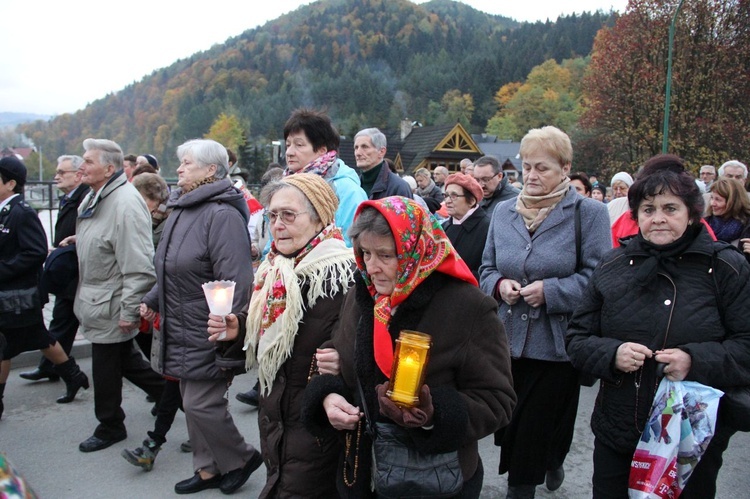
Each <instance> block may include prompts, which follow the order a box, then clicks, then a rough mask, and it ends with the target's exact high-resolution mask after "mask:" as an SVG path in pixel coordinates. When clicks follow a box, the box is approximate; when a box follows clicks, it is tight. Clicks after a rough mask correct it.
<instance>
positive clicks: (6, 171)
mask: <svg viewBox="0 0 750 499" xmlns="http://www.w3.org/2000/svg"><path fill="white" fill-rule="evenodd" d="M0 172H3V175H5V176H6V177H7V178H10V179H11V180H15V181H16V183H17V184H19V185H24V184H25V183H26V166H24V164H23V163H22V162H21V160H20V159H18V158H16V157H15V156H6V157H4V158H0Z"/></svg>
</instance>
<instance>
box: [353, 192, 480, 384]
mask: <svg viewBox="0 0 750 499" xmlns="http://www.w3.org/2000/svg"><path fill="white" fill-rule="evenodd" d="M367 206H369V207H372V208H375V209H376V210H378V212H380V214H381V215H383V216H384V217H385V219H386V220H387V221H388V225H389V226H390V227H391V232H392V233H393V239H394V241H395V243H396V255H397V258H398V274H397V278H396V285H395V287H394V288H393V291H392V292H391V294H390V295H385V296H384V295H379V294H378V292H377V291H376V290H375V286H374V285H373V284H372V281H371V280H370V276H369V275H368V273H367V267H366V266H365V262H364V260H363V259H362V256H361V255H359V254H356V255H355V257H356V259H357V266H358V267H359V270H360V272H361V273H362V277H363V278H364V281H365V284H367V289H368V290H369V291H370V295H371V296H372V297H373V298H374V299H375V324H374V328H373V346H374V348H375V362H376V363H377V365H378V367H379V368H380V370H381V371H382V372H383V374H385V375H386V376H390V374H391V364H392V363H393V340H392V339H391V335H390V333H389V332H388V326H389V325H390V322H391V314H392V312H393V310H394V309H395V308H396V307H398V306H399V305H400V304H401V303H403V301H404V300H406V299H407V298H408V297H409V295H410V294H411V293H412V292H413V291H414V289H416V287H417V286H419V285H420V284H421V283H422V281H424V280H425V279H426V278H427V277H428V276H429V275H430V274H432V273H433V272H435V271H437V272H442V273H444V274H447V275H450V276H453V277H456V278H457V279H461V280H463V281H466V282H469V283H471V284H473V285H475V286H476V285H477V281H476V279H474V276H473V275H472V274H471V271H470V270H469V268H468V267H467V266H466V263H465V262H464V261H463V260H462V259H461V257H460V256H459V255H458V253H457V252H456V250H455V249H454V248H453V245H452V244H451V242H450V240H449V239H448V236H446V235H445V232H444V231H443V229H442V227H441V226H440V223H439V222H438V221H437V219H436V218H435V217H433V216H431V215H430V213H429V212H427V211H426V210H424V209H423V208H422V207H421V206H419V204H417V203H416V202H415V201H413V200H411V199H408V198H405V197H401V196H392V197H387V198H384V199H379V200H377V201H364V202H362V203H360V205H359V207H358V208H357V214H356V215H355V219H356V217H358V216H359V214H360V213H361V212H362V209H363V208H364V207H367ZM355 253H356V252H355ZM425 332H426V333H429V331H425Z"/></svg>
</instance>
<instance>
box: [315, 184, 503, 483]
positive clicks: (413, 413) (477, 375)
mask: <svg viewBox="0 0 750 499" xmlns="http://www.w3.org/2000/svg"><path fill="white" fill-rule="evenodd" d="M349 234H350V236H351V239H352V242H353V244H354V250H355V251H354V252H355V256H356V259H357V267H358V268H359V273H358V274H357V275H356V276H355V282H356V287H355V290H354V291H352V292H350V293H349V294H348V295H347V297H346V300H345V302H344V306H343V308H342V310H341V317H340V320H339V323H338V324H337V325H336V327H335V328H334V331H333V334H332V338H331V342H332V344H333V346H334V347H335V348H336V350H337V351H338V352H339V354H340V356H341V375H339V376H334V375H323V376H318V377H315V378H313V380H312V381H311V382H310V384H309V385H308V388H307V390H306V391H305V402H304V407H303V410H304V411H305V412H304V413H303V419H304V420H305V424H306V426H307V427H308V428H309V429H310V430H311V431H313V432H314V433H315V434H316V435H321V436H322V435H327V434H328V433H329V432H330V431H331V430H332V429H335V430H338V431H339V432H340V433H341V434H342V437H343V439H344V441H345V448H344V452H343V453H342V459H341V461H340V464H339V466H340V470H339V473H337V480H338V482H339V483H338V487H339V494H340V495H341V496H343V497H346V496H350V497H369V496H371V495H372V494H373V491H371V490H370V468H371V452H370V449H371V440H370V437H369V436H368V435H367V434H365V432H364V431H363V427H364V425H365V422H364V421H363V420H362V418H363V414H362V408H363V406H362V401H361V400H360V398H359V396H358V395H357V393H358V389H357V379H359V381H360V382H361V385H362V389H363V393H364V397H365V401H366V405H367V407H368V413H369V415H370V417H372V418H375V420H376V421H378V422H386V423H392V424H396V425H400V426H402V427H405V428H407V429H408V431H409V434H410V436H411V437H412V439H413V441H414V443H415V445H416V446H417V448H418V449H419V450H420V451H422V452H424V453H444V452H449V451H455V450H457V451H458V456H459V461H460V464H461V471H462V475H463V478H464V486H463V490H462V493H461V495H460V497H479V494H480V491H481V489H482V481H483V477H484V472H483V467H482V462H481V460H480V459H479V453H478V451H477V441H478V440H479V439H481V438H482V437H484V436H486V435H489V434H490V433H492V432H493V431H494V430H495V429H497V428H500V427H502V426H504V425H506V424H507V423H508V421H509V419H510V415H511V412H512V410H513V406H514V405H515V400H516V399H515V394H514V392H513V389H512V380H511V375H510V359H509V354H508V347H507V342H506V339H505V335H504V333H503V327H502V324H501V323H500V320H499V319H498V317H497V313H496V312H497V305H496V303H495V301H494V300H493V299H491V298H489V297H488V296H486V295H485V294H484V293H482V292H481V291H480V290H479V289H478V287H477V283H476V280H475V279H474V277H473V276H472V274H471V272H470V271H469V269H468V268H467V266H466V264H465V263H464V261H463V260H461V258H460V256H458V254H457V253H456V250H455V249H454V248H453V246H452V245H451V243H450V241H449V240H448V238H447V236H446V235H445V232H443V229H442V228H441V227H440V225H439V224H438V222H437V221H436V220H435V219H434V218H433V217H430V215H429V213H428V212H427V211H426V210H425V209H424V208H422V207H421V206H419V205H418V204H417V203H416V202H414V201H413V200H411V199H407V198H404V197H398V196H394V197H388V198H384V199H380V200H377V201H366V202H364V203H362V204H361V205H360V207H359V208H358V210H357V215H356V216H355V220H354V223H353V224H352V227H351V229H350V231H349ZM402 329H409V330H415V331H420V332H424V333H428V334H430V335H431V336H432V347H431V349H430V361H429V364H428V366H427V375H426V378H425V385H424V386H423V388H422V390H421V392H420V400H419V405H418V406H417V407H415V408H412V409H409V410H407V409H401V408H399V407H397V406H396V405H394V404H393V402H391V401H390V399H388V397H387V396H386V395H385V393H386V390H387V387H388V384H387V382H388V377H389V375H390V371H391V363H392V359H393V352H394V344H395V343H394V342H395V340H396V338H398V336H399V333H400V331H401V330H402ZM372 422H373V423H374V422H375V421H372Z"/></svg>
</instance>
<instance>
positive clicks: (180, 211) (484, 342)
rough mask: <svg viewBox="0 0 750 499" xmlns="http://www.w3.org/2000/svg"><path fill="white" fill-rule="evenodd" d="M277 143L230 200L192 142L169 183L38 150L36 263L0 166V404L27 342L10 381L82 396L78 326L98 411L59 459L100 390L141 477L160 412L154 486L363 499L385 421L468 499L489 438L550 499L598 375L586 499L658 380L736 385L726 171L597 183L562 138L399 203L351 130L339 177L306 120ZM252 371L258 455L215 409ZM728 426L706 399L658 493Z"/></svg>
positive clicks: (24, 216) (478, 163) (749, 287)
mask: <svg viewBox="0 0 750 499" xmlns="http://www.w3.org/2000/svg"><path fill="white" fill-rule="evenodd" d="M284 139H285V143H286V167H279V168H273V169H271V170H269V173H268V174H267V175H266V176H264V185H263V188H262V190H261V192H260V195H259V198H257V199H256V197H255V196H254V195H253V194H251V193H250V191H249V190H248V189H247V187H246V184H245V183H244V181H242V182H235V178H234V177H232V174H233V172H236V169H235V168H236V167H234V166H233V165H234V163H235V162H236V158H235V157H234V155H233V154H232V153H231V151H229V150H227V149H226V148H225V147H224V146H223V145H222V144H219V143H218V142H215V141H213V140H210V139H195V140H190V141H187V142H185V143H184V144H182V145H180V146H179V147H178V148H177V151H176V153H177V158H178V160H179V167H178V168H177V175H178V181H177V185H176V187H175V188H173V189H172V190H171V191H170V190H169V188H168V187H167V184H166V182H165V181H164V179H163V178H162V177H161V176H160V174H159V164H158V162H157V160H156V157H155V156H153V155H150V154H142V155H139V156H135V155H133V156H125V155H124V154H123V151H122V149H121V148H120V146H119V145H118V144H116V143H115V142H112V141H111V140H106V139H87V140H85V141H84V142H83V148H82V149H83V154H82V156H76V155H65V156H61V157H60V158H59V159H58V167H57V172H56V176H55V180H56V183H57V186H58V188H59V189H60V191H61V192H62V193H63V195H64V196H63V197H62V198H61V201H60V210H59V212H58V221H57V224H56V226H55V231H54V239H53V241H52V248H53V249H52V250H51V251H48V244H47V240H46V236H45V233H44V230H43V229H42V226H41V223H40V222H39V219H38V217H37V216H36V213H35V212H34V210H33V209H32V208H31V207H30V206H28V205H27V204H26V203H25V202H24V201H23V188H24V184H25V183H26V167H25V165H24V164H23V163H22V162H21V161H19V160H18V159H16V158H13V157H11V158H2V159H0V340H2V341H0V346H1V347H2V354H3V355H2V364H0V417H2V413H3V407H4V406H3V392H4V387H5V384H6V382H7V381H8V375H9V370H10V361H11V359H12V358H13V357H15V356H17V355H18V354H20V353H21V352H25V351H32V350H40V351H41V352H42V354H43V357H42V359H41V360H40V362H39V364H38V366H37V367H36V368H35V369H33V370H31V371H28V372H24V373H21V377H22V378H23V379H26V380H29V381H41V380H50V381H55V380H57V379H59V378H62V379H63V380H64V381H65V384H66V392H65V394H64V395H63V396H62V397H60V398H59V399H58V400H57V401H58V402H59V403H70V402H72V401H73V400H74V399H75V397H76V395H77V393H78V391H79V390H81V389H88V388H89V383H90V382H89V378H88V376H87V375H86V374H85V373H83V372H82V371H81V370H80V368H79V367H78V365H77V363H76V361H75V359H73V358H72V357H69V354H70V350H71V346H72V343H73V338H74V337H75V334H76V332H77V331H79V330H80V332H81V333H82V334H83V336H84V337H85V338H86V339H87V340H88V341H90V342H91V344H92V363H91V365H92V373H91V377H92V384H93V388H94V390H93V391H94V404H93V405H94V416H95V417H96V419H97V420H98V425H97V426H96V427H95V429H94V431H93V433H92V435H91V436H89V437H88V438H86V439H85V440H83V441H82V442H81V443H80V445H79V449H80V451H81V452H96V451H99V450H102V449H105V448H107V447H110V446H112V445H114V444H117V443H118V442H121V441H123V440H124V439H125V438H126V436H127V430H126V427H125V413H124V411H123V409H122V386H123V379H127V380H128V381H130V382H132V383H133V384H135V385H136V386H137V387H139V388H140V389H142V390H143V391H144V392H145V393H146V394H147V395H148V396H149V400H151V401H152V402H153V403H154V404H155V405H154V406H153V408H152V413H153V414H154V416H156V420H155V424H154V428H153V430H151V431H148V432H147V438H146V439H145V440H144V441H143V445H142V446H141V447H139V448H136V449H133V450H130V449H124V450H123V451H122V455H123V457H124V458H125V459H126V460H127V461H128V462H129V463H131V464H133V465H135V466H139V467H141V468H142V469H144V470H145V471H150V470H152V469H153V468H154V465H155V461H156V457H157V454H158V453H159V451H160V449H161V446H163V445H164V443H165V442H166V440H167V433H168V432H169V430H170V428H171V426H172V425H173V424H174V421H175V416H176V414H177V412H178V411H179V410H183V411H184V414H185V421H186V423H187V432H188V436H189V441H187V442H183V443H182V447H183V449H184V450H186V451H189V452H192V456H193V459H192V469H191V473H186V475H189V476H188V478H186V479H184V480H181V481H178V482H177V483H176V484H175V486H174V491H175V492H176V493H177V494H192V493H196V492H200V491H202V490H205V489H212V488H218V489H220V490H221V492H223V493H225V494H232V493H234V492H235V491H237V490H239V489H240V488H241V487H242V486H243V485H244V484H245V483H246V482H247V480H248V479H249V478H250V476H251V475H252V474H253V473H254V472H255V471H256V470H257V469H258V468H260V467H261V466H264V468H265V476H264V485H263V487H262V491H261V493H260V497H264V498H265V497H268V498H271V497H279V498H280V497H311V498H313V497H319V498H330V497H384V494H383V489H379V487H381V486H383V485H382V484H383V480H386V481H387V480H391V479H392V477H386V478H384V477H383V476H382V473H381V468H382V466H380V463H379V459H380V458H381V456H382V454H381V452H382V451H381V450H380V447H379V445H378V444H379V439H381V438H384V435H386V434H387V433H388V432H396V433H397V434H399V435H401V437H400V438H402V439H403V441H402V443H401V444H400V445H403V446H406V447H408V449H409V452H410V456H412V455H420V456H422V455H423V456H428V457H429V456H438V455H452V454H455V456H456V457H455V459H454V461H455V462H454V464H455V468H454V472H453V477H454V478H455V479H456V481H455V484H454V485H455V487H454V488H453V489H451V493H450V494H451V497H460V498H478V497H480V496H481V494H482V485H483V481H484V477H485V475H486V474H487V473H494V472H495V470H490V469H487V468H486V467H485V465H486V463H483V462H482V459H481V457H480V455H479V452H478V442H479V440H481V439H482V438H484V437H486V436H489V435H492V434H494V439H495V444H496V445H497V446H499V447H500V450H499V468H498V470H497V472H498V473H500V474H501V475H503V474H507V483H508V489H507V498H509V499H528V498H533V497H535V494H536V489H537V487H538V486H540V485H542V484H544V486H545V487H546V488H547V489H548V490H550V491H555V490H557V489H559V488H560V487H561V486H562V485H563V483H564V481H565V460H566V457H567V455H568V453H569V451H570V447H571V442H572V440H573V430H574V424H575V419H576V414H577V412H578V405H579V393H580V386H581V383H586V382H590V383H594V382H596V381H599V393H598V396H597V403H596V405H595V407H594V410H593V415H592V420H591V429H592V431H593V436H592V437H591V438H592V440H593V442H594V452H593V456H592V459H593V464H594V473H593V477H592V478H591V483H592V490H593V492H592V494H593V497H594V498H601V499H604V498H607V499H608V498H626V497H628V487H629V482H628V477H629V472H630V464H631V459H632V456H633V453H634V451H635V448H636V445H637V443H638V441H639V439H640V435H641V432H642V431H643V429H644V426H645V424H646V421H647V420H648V416H649V410H650V407H651V403H652V402H653V399H654V396H655V391H656V387H657V385H658V383H659V380H660V379H661V378H662V377H665V378H666V379H668V380H671V381H681V380H691V381H698V382H701V383H704V384H706V385H709V386H712V387H715V388H719V389H722V388H726V387H735V386H747V385H750V326H748V324H747V321H746V320H745V315H746V313H745V312H746V311H747V310H748V307H750V283H749V281H750V264H749V263H748V261H750V197H748V193H747V191H746V190H745V186H744V184H743V182H744V181H745V180H746V179H747V168H746V167H745V165H744V164H742V163H740V162H739V161H730V162H727V163H725V164H724V165H723V166H722V167H720V168H719V171H718V175H716V173H715V168H714V167H712V166H710V165H704V166H703V167H702V168H700V179H696V178H694V177H693V176H692V175H691V174H690V173H689V170H688V168H687V166H686V165H685V163H684V161H683V160H682V159H681V158H679V157H677V156H674V155H658V156H655V157H653V158H651V159H649V160H648V161H646V162H645V163H644V164H643V165H642V167H641V168H640V169H639V171H638V172H635V173H634V174H631V173H628V172H624V171H622V172H618V173H616V174H615V175H614V176H613V177H612V179H611V183H610V187H609V189H608V188H606V187H605V186H604V184H602V183H599V182H598V181H597V180H596V179H595V177H592V176H589V175H586V174H585V173H583V172H575V171H574V168H573V165H574V161H573V148H572V144H571V141H570V139H569V137H568V136H567V134H565V133H564V132H563V131H561V130H559V129H558V128H555V127H552V126H545V127H543V128H540V129H533V130H530V131H529V132H528V133H527V134H526V135H525V136H524V138H523V140H522V141H521V144H520V158H521V163H522V172H521V173H522V177H523V182H522V183H520V184H515V183H514V182H512V181H511V179H510V178H509V177H508V176H506V175H505V174H504V171H503V170H502V168H501V164H500V162H499V161H498V159H497V158H495V157H493V156H483V157H480V158H477V159H476V160H474V161H472V160H469V159H467V160H464V161H462V162H461V165H460V168H461V171H456V172H453V173H451V172H450V171H449V170H448V169H447V168H446V167H445V166H437V167H436V168H434V169H432V171H431V169H427V168H424V169H420V170H418V171H416V172H415V173H414V179H411V180H413V181H414V187H413V188H412V187H411V186H410V185H409V183H408V181H407V180H405V179H403V178H401V177H400V176H399V175H398V174H397V173H395V172H394V171H392V170H391V168H390V167H389V164H388V161H387V160H386V158H385V156H386V153H387V142H386V137H385V135H384V134H383V133H382V132H380V131H379V130H378V129H376V128H367V129H364V130H362V131H360V132H359V133H358V134H357V135H356V136H355V138H354V153H355V159H356V167H357V168H358V170H359V173H358V172H357V170H355V169H354V168H352V167H351V166H349V165H346V164H345V163H344V161H342V159H341V157H340V155H339V148H340V139H339V134H338V132H337V131H336V129H335V127H334V126H333V124H332V122H331V120H330V118H329V117H328V116H327V115H326V114H325V113H322V112H319V111H314V110H309V109H298V110H295V111H294V112H293V113H292V114H291V115H290V117H289V120H288V121H287V123H286V125H285V127H284ZM141 158H142V159H141ZM139 160H140V163H139ZM352 166H354V165H352ZM709 166H710V168H709ZM608 197H611V200H610V201H609V202H608V203H607V202H606V201H607V198H608ZM261 212H262V213H263V219H262V220H260V219H259V217H260V215H258V216H255V215H256V214H258V213H261ZM743 255H744V257H743ZM254 262H255V265H254ZM212 281H232V282H233V283H234V294H233V298H232V300H231V302H230V303H229V304H228V305H229V309H230V310H231V312H230V313H228V314H222V315H216V314H213V313H211V310H210V309H209V304H208V303H207V300H206V297H205V295H204V291H203V289H202V285H203V284H205V283H208V282H212ZM50 293H51V294H54V295H55V306H54V309H53V312H52V321H51V322H50V324H49V327H47V326H46V325H45V322H44V319H43V316H42V307H43V305H44V303H45V300H46V299H47V295H48V294H50ZM403 331H416V332H421V333H428V334H429V335H430V336H431V340H430V341H431V342H430V343H429V362H428V363H427V364H426V368H425V372H424V373H423V374H422V375H421V376H417V377H416V378H415V379H414V382H415V383H416V384H415V385H414V389H415V393H414V401H413V403H409V404H408V403H403V402H399V401H396V402H394V399H393V396H392V393H393V391H394V390H395V388H394V383H395V381H394V373H397V372H400V369H402V367H401V365H400V364H399V362H400V361H401V360H403V359H399V353H400V342H401V339H400V335H401V334H402V332H403ZM394 366H396V367H394ZM251 369H257V373H258V379H257V382H256V383H255V386H254V387H253V388H252V389H251V390H249V391H245V392H242V393H240V394H238V399H239V400H240V401H242V402H245V403H249V404H251V405H254V406H258V411H259V412H258V425H259V435H260V441H259V442H257V448H256V446H254V445H253V443H251V442H248V441H246V440H245V439H244V437H243V428H241V427H238V426H237V425H236V424H235V421H234V420H233V418H232V415H231V413H230V411H229V401H228V400H227V398H226V393H227V391H228V388H229V386H230V385H231V384H232V383H233V382H234V381H235V378H236V376H237V375H240V374H243V373H245V372H247V371H248V370H251ZM404 369H405V368H404ZM240 379H242V378H240ZM587 380H588V381H587ZM417 382H418V383H417ZM250 386H252V382H248V383H247V388H246V390H247V389H249V388H250ZM6 403H13V402H12V401H6ZM388 428H390V429H388ZM737 430H738V429H737V428H734V427H733V426H732V423H731V421H730V420H729V419H728V417H727V415H726V409H725V408H724V406H723V405H720V407H719V412H718V417H717V421H716V426H715V434H714V438H713V439H712V440H711V442H710V444H709V445H708V447H707V449H705V451H706V452H705V455H704V457H703V459H702V460H701V461H700V462H699V463H698V465H697V467H696V469H695V471H694V473H693V475H692V476H691V478H690V481H688V482H687V486H686V487H685V489H684V491H683V493H682V496H681V497H686V498H693V497H695V498H699V497H700V498H707V497H708V498H710V497H714V495H715V493H716V480H717V476H718V473H719V470H720V468H721V465H722V454H723V452H724V451H725V450H726V448H727V446H728V445H729V441H730V438H731V437H732V435H733V434H734V433H736V431H737ZM407 475H408V472H407ZM406 478H408V477H406ZM406 478H405V479H406ZM422 485H424V484H422ZM32 486H33V484H32ZM412 486H415V487H417V486H421V485H420V484H417V485H412Z"/></svg>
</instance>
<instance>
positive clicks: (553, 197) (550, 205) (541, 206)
mask: <svg viewBox="0 0 750 499" xmlns="http://www.w3.org/2000/svg"><path fill="white" fill-rule="evenodd" d="M569 186H570V179H569V178H568V177H565V178H564V179H563V181H562V182H560V183H559V184H558V185H557V187H555V188H554V189H552V192H550V193H549V194H545V195H544V196H532V195H530V194H527V193H526V186H524V188H523V190H522V191H521V194H519V195H518V199H517V200H516V211H517V212H518V213H520V214H521V217H523V223H524V225H525V226H526V228H527V229H528V230H529V234H533V233H534V232H535V231H536V230H537V229H538V228H539V226H540V225H542V222H544V220H545V219H546V218H547V215H549V214H550V212H551V211H552V210H554V209H555V206H557V204H558V203H559V202H560V201H562V199H563V198H564V197H565V195H566V194H567V193H568V187H569Z"/></svg>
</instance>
